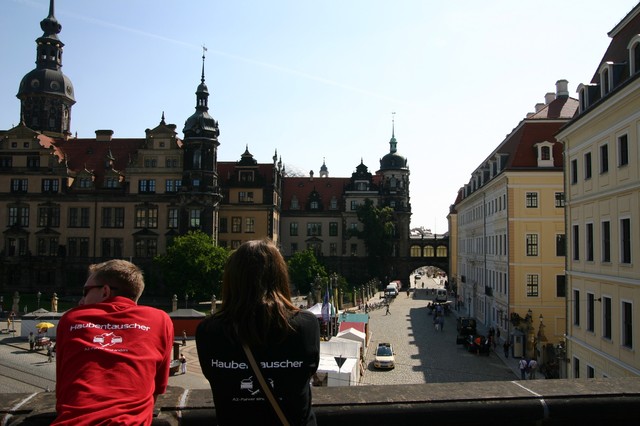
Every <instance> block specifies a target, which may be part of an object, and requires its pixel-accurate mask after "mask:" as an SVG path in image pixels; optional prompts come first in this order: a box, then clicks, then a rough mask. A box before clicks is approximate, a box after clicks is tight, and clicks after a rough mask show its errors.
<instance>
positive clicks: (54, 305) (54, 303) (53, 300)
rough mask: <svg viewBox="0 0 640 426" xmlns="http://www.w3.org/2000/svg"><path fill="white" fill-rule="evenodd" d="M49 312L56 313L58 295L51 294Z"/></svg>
mask: <svg viewBox="0 0 640 426" xmlns="http://www.w3.org/2000/svg"><path fill="white" fill-rule="evenodd" d="M51 312H58V294H57V293H53V296H52V297H51Z"/></svg>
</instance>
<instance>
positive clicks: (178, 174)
mask: <svg viewBox="0 0 640 426" xmlns="http://www.w3.org/2000/svg"><path fill="white" fill-rule="evenodd" d="M40 26H41V28H42V31H43V34H42V36H41V37H39V38H38V39H37V40H36V54H37V59H36V68H35V69H33V70H32V71H30V72H28V73H27V74H26V75H25V76H24V77H23V78H22V81H21V82H20V86H19V90H18V94H17V97H18V98H19V99H20V105H21V107H20V124H19V125H17V126H15V127H13V128H11V129H8V130H3V131H0V212H2V214H3V216H2V221H3V223H2V225H3V234H2V246H1V247H0V289H2V290H3V291H14V290H19V291H22V292H34V293H35V292H36V291H57V292H58V293H59V294H61V295H65V294H66V293H68V292H73V291H74V289H76V288H79V286H80V285H81V283H82V282H83V281H84V280H85V278H86V270H87V266H88V265H89V264H91V263H95V262H100V261H104V260H107V259H111V258H125V259H130V260H131V261H133V262H134V263H136V264H138V265H139V266H141V267H142V268H143V269H144V271H145V275H146V277H147V280H148V281H150V282H160V283H161V282H162V277H161V276H160V274H159V272H158V271H156V270H155V269H154V266H153V258H154V256H156V255H157V254H161V253H164V252H165V251H166V248H167V246H168V245H169V244H170V243H171V241H172V239H173V238H175V237H176V236H178V235H183V234H185V233H186V232H188V231H190V230H201V231H203V232H205V233H207V234H209V235H211V236H212V237H213V239H214V240H215V241H216V243H217V244H219V245H220V246H223V247H228V248H231V249H233V248H235V247H237V246H239V245H240V244H241V243H242V242H244V241H247V240H251V239H256V238H263V237H268V238H271V239H273V240H274V241H275V242H276V243H277V244H278V245H279V246H280V247H281V249H282V251H283V253H284V254H285V256H290V255H292V254H294V253H295V252H296V251H298V250H305V249H307V248H313V249H314V250H315V252H316V253H317V254H318V255H320V256H323V257H324V258H325V263H328V264H330V268H331V270H332V271H336V272H338V273H341V274H342V275H345V276H347V278H348V279H351V280H366V279H368V278H365V276H363V275H362V271H363V269H362V268H361V267H359V266H358V265H361V264H364V262H363V261H364V259H366V251H365V247H364V243H363V242H362V241H361V240H359V239H358V238H356V237H352V236H350V235H349V232H348V230H349V229H351V228H353V227H358V226H361V224H359V223H358V220H357V217H356V208H357V206H358V205H359V204H361V203H363V202H364V200H365V199H367V198H369V199H371V200H373V201H374V203H375V205H378V206H389V207H391V208H392V209H393V210H394V219H395V233H394V237H393V247H394V257H395V258H396V259H397V260H398V264H401V266H394V268H395V269H394V268H392V269H390V270H389V271H388V278H390V279H391V278H394V279H395V278H398V277H406V276H408V274H409V273H410V272H411V270H413V268H414V267H415V266H416V265H417V264H418V263H422V264H429V263H430V262H429V260H435V259H436V257H438V256H440V257H441V259H439V260H440V263H441V264H442V265H445V266H446V256H447V250H446V246H447V244H448V242H447V239H446V236H445V237H441V238H440V239H439V240H438V239H437V238H436V240H437V246H438V247H437V249H436V247H435V246H434V245H433V243H432V242H431V241H430V239H429V238H424V237H423V238H421V239H420V240H419V242H418V240H417V239H416V238H413V239H412V238H411V236H410V231H409V229H410V228H409V227H410V218H411V204H410V198H409V167H408V162H407V159H406V158H405V157H403V156H401V155H400V154H398V152H397V141H396V139H395V135H394V131H393V130H392V137H391V140H390V141H389V146H390V149H389V152H388V153H387V154H385V155H384V156H383V157H382V158H381V160H380V168H379V170H378V171H377V172H376V173H375V174H372V173H370V172H369V171H368V168H367V167H366V166H365V165H364V164H362V162H361V164H360V165H358V166H357V167H356V171H355V172H354V173H353V175H352V176H351V177H350V178H333V177H329V175H328V170H327V167H326V165H325V164H323V167H322V168H321V170H320V176H319V177H318V178H314V176H313V173H310V176H309V177H293V176H287V173H286V170H285V166H284V165H283V163H282V160H281V159H279V158H278V155H277V153H276V154H275V155H274V156H273V158H272V161H270V162H267V163H259V162H258V161H257V160H256V159H255V158H254V157H253V155H252V154H251V153H250V151H249V146H246V147H245V149H244V152H240V150H239V152H238V153H239V154H240V159H239V160H238V161H227V162H224V161H218V158H217V152H218V151H217V150H218V147H219V141H218V137H219V134H220V131H219V127H218V123H217V121H216V120H215V119H214V118H213V117H211V116H210V115H209V112H208V111H209V108H208V102H209V91H208V88H207V85H206V83H205V62H204V60H205V58H204V55H203V58H202V61H203V62H202V75H201V77H200V83H199V84H198V86H197V90H196V106H195V112H194V113H193V114H192V115H191V116H190V117H189V118H187V120H186V121H185V125H184V128H183V129H182V132H183V135H184V136H183V137H182V138H180V137H179V136H178V130H177V126H176V125H175V124H169V123H167V122H166V121H165V117H164V114H162V116H161V119H160V121H159V123H158V124H157V125H155V127H153V128H151V129H147V130H146V131H145V136H144V137H141V138H114V137H113V131H111V130H97V131H96V135H95V138H78V137H74V136H72V132H71V116H72V107H73V105H74V104H75V93H74V89H73V85H72V83H71V81H70V79H69V78H68V77H67V76H65V75H64V74H63V73H62V71H61V66H62V50H63V47H64V44H63V43H62V42H61V40H60V38H59V37H58V34H59V33H60V31H61V28H62V26H61V25H60V23H59V22H58V20H57V19H56V18H55V16H54V0H50V10H49V15H48V16H47V17H46V18H45V19H44V20H42V22H41V23H40ZM410 241H412V242H411V243H410ZM429 247H431V250H428V249H427V248H429ZM423 249H424V250H423ZM423 253H427V254H426V256H423ZM423 257H427V259H424V258H423ZM416 262H417V263H416ZM354 265H355V266H354ZM356 266H357V267H356ZM445 269H446V267H445ZM369 278H371V277H369ZM356 282H358V281H356Z"/></svg>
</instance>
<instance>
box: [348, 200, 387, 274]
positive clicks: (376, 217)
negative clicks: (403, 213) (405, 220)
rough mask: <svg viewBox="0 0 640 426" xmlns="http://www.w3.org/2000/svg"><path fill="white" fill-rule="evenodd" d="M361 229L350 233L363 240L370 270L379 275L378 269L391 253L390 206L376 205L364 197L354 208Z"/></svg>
mask: <svg viewBox="0 0 640 426" xmlns="http://www.w3.org/2000/svg"><path fill="white" fill-rule="evenodd" d="M356 214H357V215H358V220H359V221H360V222H361V223H362V225H363V228H362V229H355V230H352V231H351V235H353V236H355V237H358V238H360V239H362V240H363V241H364V245H365V247H366V248H367V254H368V256H369V266H370V268H369V269H370V272H371V274H372V275H373V276H376V275H379V274H380V273H381V272H382V270H381V269H380V268H381V266H383V264H385V263H386V260H387V259H388V258H389V257H390V256H391V254H392V248H393V233H394V226H395V225H394V217H393V209H392V208H391V207H377V206H375V205H374V204H373V201H372V200H370V199H368V198H367V199H366V200H365V201H364V203H363V204H361V205H359V206H358V209H357V210H356Z"/></svg>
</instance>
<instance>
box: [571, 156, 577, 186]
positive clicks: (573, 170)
mask: <svg viewBox="0 0 640 426" xmlns="http://www.w3.org/2000/svg"><path fill="white" fill-rule="evenodd" d="M576 183H578V160H571V184H573V185H575V184H576Z"/></svg>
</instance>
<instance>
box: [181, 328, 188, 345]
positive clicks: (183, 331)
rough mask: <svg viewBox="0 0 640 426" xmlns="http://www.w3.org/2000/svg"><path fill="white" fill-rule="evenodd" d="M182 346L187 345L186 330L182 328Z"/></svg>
mask: <svg viewBox="0 0 640 426" xmlns="http://www.w3.org/2000/svg"><path fill="white" fill-rule="evenodd" d="M182 346H187V331H186V330H182Z"/></svg>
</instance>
